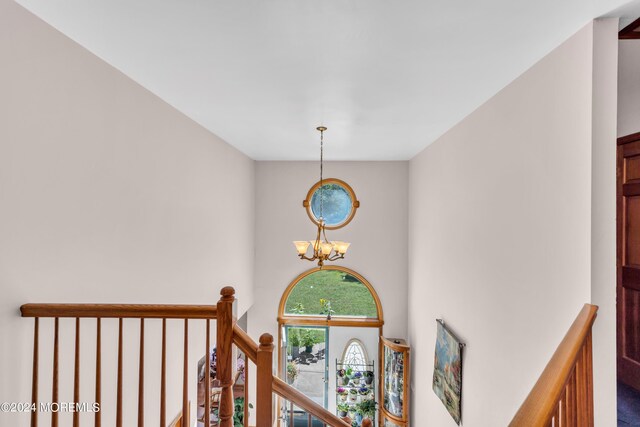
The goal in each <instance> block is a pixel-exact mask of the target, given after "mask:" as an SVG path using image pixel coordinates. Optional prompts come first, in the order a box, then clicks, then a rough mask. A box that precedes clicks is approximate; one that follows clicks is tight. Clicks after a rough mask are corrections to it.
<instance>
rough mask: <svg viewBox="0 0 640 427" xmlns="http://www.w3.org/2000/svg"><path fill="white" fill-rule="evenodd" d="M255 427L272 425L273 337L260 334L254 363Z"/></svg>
mask: <svg viewBox="0 0 640 427" xmlns="http://www.w3.org/2000/svg"><path fill="white" fill-rule="evenodd" d="M256 365H257V369H256V376H257V379H256V394H257V396H256V408H257V412H256V417H257V420H256V427H270V426H271V425H273V392H272V390H273V384H272V382H273V336H271V335H270V334H262V336H261V337H260V346H259V347H258V357H257V361H256Z"/></svg>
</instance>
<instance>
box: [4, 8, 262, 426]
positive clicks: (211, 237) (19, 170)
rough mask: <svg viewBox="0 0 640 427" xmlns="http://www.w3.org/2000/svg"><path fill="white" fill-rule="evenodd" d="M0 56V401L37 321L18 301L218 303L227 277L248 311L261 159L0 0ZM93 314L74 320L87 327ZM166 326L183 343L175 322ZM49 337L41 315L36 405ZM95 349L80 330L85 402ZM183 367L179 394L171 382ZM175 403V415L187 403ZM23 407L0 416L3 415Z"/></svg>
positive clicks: (16, 394) (19, 384) (130, 403)
mask: <svg viewBox="0 0 640 427" xmlns="http://www.w3.org/2000/svg"><path fill="white" fill-rule="evenodd" d="M0 58H1V60H0V63H1V64H2V66H0V99H1V100H2V101H0V291H1V297H0V342H1V343H2V345H0V366H2V372H1V373H0V401H29V400H30V381H31V379H30V378H31V348H32V329H33V321H32V320H31V319H22V318H20V317H19V312H18V308H19V307H20V305H21V304H24V303H27V302H103V303H106V302H144V303H212V304H213V303H215V302H216V301H217V299H218V295H219V289H220V288H221V287H222V286H224V285H228V284H230V285H234V286H235V287H236V289H237V290H238V296H239V302H240V306H239V312H240V314H241V313H242V312H243V311H245V310H246V309H247V308H248V307H249V306H250V305H251V303H252V301H253V300H252V294H253V292H252V281H253V254H252V251H253V243H254V228H253V227H254V162H253V161H252V160H250V159H249V158H247V157H246V156H244V155H243V154H241V153H240V152H238V151H237V150H236V149H234V148H232V147H231V146H229V145H227V144H226V143H225V142H223V141H222V140H220V139H219V138H217V137H216V136H214V135H212V134H211V133H209V132H208V131H206V130H205V129H203V128H202V127H200V126H199V125H197V124H196V123H194V122H193V121H191V120H190V119H188V118H186V117H185V116H183V115H182V114H180V113H179V112H177V111H176V110H175V109H173V108H172V107H171V106H169V105H167V104H166V103H164V102H163V101H162V100H160V99H158V98H157V97H155V96H154V95H152V94H151V93H149V92H148V91H146V90H145V89H144V88H142V87H140V86H139V85H137V84H136V83H135V82H133V81H131V80H130V79H128V78H127V77H126V76H124V75H123V74H121V73H119V72H118V71H116V70H115V69H113V68H112V67H110V66H109V65H107V64H105V63H104V62H102V61H101V60H99V59H98V58H96V57H95V56H93V55H91V54H90V53H88V52H87V51H86V50H84V49H83V48H82V47H80V46H78V45H76V44H75V43H73V42H72V41H70V40H69V39H67V38H66V37H64V36H63V35H61V34H60V33H58V32H57V31H55V30H54V29H52V28H51V27H49V26H48V25H46V24H45V23H43V22H41V21H40V20H39V19H37V18H35V17H34V16H32V15H31V14H30V13H28V12H26V11H25V10H24V9H22V8H21V7H19V6H18V5H16V4H15V3H13V2H10V1H5V0H2V1H0ZM106 323H108V322H106V321H105V324H106ZM94 325H95V323H94V322H90V321H86V323H85V322H83V333H86V334H87V335H90V333H92V331H93V328H94ZM114 326H115V325H111V324H109V325H105V332H104V334H105V337H104V340H105V343H104V345H103V348H104V352H103V353H104V358H105V360H104V363H105V366H104V369H105V372H104V374H103V381H104V390H103V396H104V399H105V406H104V407H103V410H104V417H105V418H104V421H103V422H104V423H105V424H112V420H113V418H112V416H113V406H112V405H111V406H110V404H112V403H113V399H114V397H115V395H114V389H113V380H114V379H115V373H113V372H112V371H111V372H109V369H111V368H113V366H114V364H115V353H116V350H115V347H113V346H111V344H114V343H115V341H114V340H115V335H114V334H115V329H114ZM192 328H193V330H194V331H195V330H196V329H197V327H196V326H195V325H194V326H192ZM171 330H172V332H173V331H175V337H173V338H171V339H172V340H173V339H174V338H175V340H176V341H172V343H174V342H175V344H176V345H177V346H178V348H181V347H180V345H181V344H180V340H181V336H182V331H181V325H179V324H176V325H172V327H171ZM158 333H159V329H158V325H157V324H154V325H153V326H152V325H151V324H150V325H149V327H148V332H147V334H148V335H149V341H148V342H149V347H148V349H147V355H148V357H149V360H148V362H147V363H148V365H147V366H148V369H149V371H148V373H147V378H148V381H155V379H154V378H153V377H157V375H158V373H159V368H157V370H156V368H155V366H158V363H157V362H158V357H159V356H158V350H159V347H158V346H159V340H157V339H156V340H155V341H153V342H152V341H151V338H153V337H152V336H153V335H155V336H156V338H157V334H158ZM125 337H126V342H125V345H126V346H127V348H128V349H129V351H130V352H131V353H132V354H133V355H134V356H133V359H132V360H128V361H127V364H126V365H125V368H126V369H129V368H131V371H128V372H130V374H128V375H127V377H130V378H131V383H127V384H125V385H126V387H125V388H126V389H127V390H128V393H130V394H128V395H127V396H128V398H127V399H126V406H125V411H126V413H125V425H133V423H134V422H135V421H134V420H135V418H132V417H133V414H134V411H135V404H136V399H135V390H136V378H137V375H136V373H137V366H136V363H137V362H136V360H135V354H136V352H137V349H138V323H137V322H136V321H132V322H127V324H126V325H125ZM50 338H51V325H50V322H43V331H42V351H43V354H42V360H41V374H42V376H43V382H42V384H41V400H42V401H45V402H46V401H48V400H50V387H51V386H50V383H49V382H47V380H48V378H50V375H51V374H50V372H51V359H50V353H47V351H45V349H44V347H45V344H46V343H48V342H50ZM62 340H63V341H62V344H63V346H64V348H66V349H68V350H72V346H71V343H72V340H73V324H72V322H71V323H69V322H63V331H62ZM93 345H94V344H93V341H92V337H91V336H88V338H87V342H86V346H87V347H83V353H82V355H83V358H82V367H83V368H82V369H83V372H84V373H85V374H87V381H88V383H87V384H84V383H83V394H82V396H81V397H82V399H83V400H87V401H93V391H92V381H93V377H92V375H93V374H92V372H93V363H94V362H93V360H95V358H94V356H93V353H92V352H93V351H94V350H93ZM153 345H155V347H153ZM199 349H200V350H201V348H199ZM179 354H180V353H179V352H178V353H177V354H176V355H175V362H176V363H178V364H179V363H181V356H180V355H179ZM191 355H192V357H193V358H196V359H197V357H198V354H197V353H196V352H195V351H192V354H191ZM172 357H174V356H172ZM154 360H155V362H154ZM172 360H173V359H172ZM62 363H63V369H61V374H62V375H63V378H61V381H62V384H61V386H62V395H61V398H62V399H67V400H70V399H71V396H72V394H71V393H72V390H71V385H70V384H71V381H72V378H71V377H72V372H73V369H72V368H71V363H72V362H71V359H70V358H69V357H68V355H63V356H62ZM154 363H155V364H154ZM179 366H181V365H178V367H177V369H178V370H177V371H176V372H175V374H176V375H177V377H176V378H177V381H178V382H177V383H176V384H175V387H172V390H180V388H179V384H180V381H181V380H180V378H181V371H180V370H179V369H180V368H179ZM192 366H194V368H193V370H194V371H195V363H192ZM126 372H127V371H126ZM194 375H195V372H194ZM47 376H49V377H47ZM194 381H195V377H194ZM194 385H195V383H194ZM157 390H158V389H155V390H152V389H150V388H149V389H148V391H147V393H148V394H147V399H148V402H149V405H150V407H149V409H148V410H147V423H155V421H154V420H155V419H156V418H155V417H157V410H156V409H153V408H154V407H155V406H154V405H156V402H157V401H158V397H157V393H158V391H157ZM169 403H170V405H171V406H170V412H169V414H168V415H169V416H170V417H173V416H174V415H175V414H176V413H177V409H176V408H177V406H178V405H179V404H180V403H179V401H177V402H169ZM174 403H175V404H174ZM109 406H110V407H109ZM156 406H157V405H156ZM28 419H29V417H28V415H14V414H6V413H0V425H12V426H19V425H27V423H28ZM45 419H46V418H45ZM67 419H68V417H66V416H65V417H63V420H61V421H62V423H66V422H67V421H66V420H67Z"/></svg>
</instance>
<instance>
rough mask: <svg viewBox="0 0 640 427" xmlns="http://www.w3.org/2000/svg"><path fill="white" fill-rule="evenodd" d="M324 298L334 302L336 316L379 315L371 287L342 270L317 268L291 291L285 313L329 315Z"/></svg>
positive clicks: (332, 307) (334, 314)
mask: <svg viewBox="0 0 640 427" xmlns="http://www.w3.org/2000/svg"><path fill="white" fill-rule="evenodd" d="M321 299H325V300H328V301H330V302H331V309H332V310H333V313H332V315H333V316H360V317H374V318H375V317H378V313H377V309H376V304H375V301H374V299H373V296H372V295H371V292H369V289H368V288H367V287H366V286H365V285H364V284H363V283H361V282H360V281H359V280H358V279H357V278H356V277H354V276H352V275H350V274H348V273H346V272H344V271H339V270H320V271H316V272H314V273H311V274H309V275H308V276H306V277H304V278H303V279H302V280H300V281H299V282H298V284H297V285H295V287H294V288H293V290H292V291H291V293H290V294H289V298H288V299H287V303H286V305H285V313H286V314H299V315H306V316H313V315H323V314H324V315H326V312H325V313H323V306H322V304H321V302H320V300H321Z"/></svg>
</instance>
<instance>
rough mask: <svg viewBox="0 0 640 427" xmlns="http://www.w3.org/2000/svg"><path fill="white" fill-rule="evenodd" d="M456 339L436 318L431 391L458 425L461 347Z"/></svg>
mask: <svg viewBox="0 0 640 427" xmlns="http://www.w3.org/2000/svg"><path fill="white" fill-rule="evenodd" d="M463 347H464V344H462V343H461V342H460V340H458V338H456V337H455V335H453V334H452V333H451V332H450V331H449V330H448V329H447V328H446V327H445V325H444V322H443V321H441V320H438V335H437V338H436V352H435V353H436V354H435V361H434V368H433V391H434V392H435V393H436V395H437V396H438V397H439V398H440V400H441V401H442V403H443V404H444V406H445V408H447V411H449V414H451V416H452V417H453V420H454V421H455V422H456V423H457V424H458V425H460V421H461V419H462V407H461V397H462V348H463Z"/></svg>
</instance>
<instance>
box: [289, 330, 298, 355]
mask: <svg viewBox="0 0 640 427" xmlns="http://www.w3.org/2000/svg"><path fill="white" fill-rule="evenodd" d="M289 346H290V348H289V354H291V357H292V358H293V359H297V358H298V356H299V355H300V334H299V333H298V331H297V330H295V329H294V330H293V331H291V334H289Z"/></svg>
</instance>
